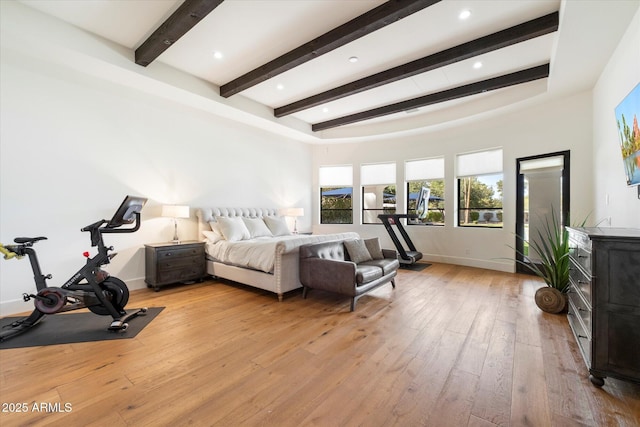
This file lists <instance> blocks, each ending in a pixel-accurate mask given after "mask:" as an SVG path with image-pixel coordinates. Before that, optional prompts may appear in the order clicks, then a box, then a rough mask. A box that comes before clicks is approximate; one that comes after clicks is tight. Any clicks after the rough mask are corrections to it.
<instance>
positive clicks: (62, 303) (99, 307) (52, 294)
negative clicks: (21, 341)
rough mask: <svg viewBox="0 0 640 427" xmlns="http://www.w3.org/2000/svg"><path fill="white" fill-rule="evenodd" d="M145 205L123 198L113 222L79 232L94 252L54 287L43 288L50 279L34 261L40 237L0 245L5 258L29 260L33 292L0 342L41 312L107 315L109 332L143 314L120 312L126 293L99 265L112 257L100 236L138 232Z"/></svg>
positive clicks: (140, 200) (35, 319)
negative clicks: (28, 306) (25, 311)
mask: <svg viewBox="0 0 640 427" xmlns="http://www.w3.org/2000/svg"><path fill="white" fill-rule="evenodd" d="M146 202H147V199H144V198H140V197H134V196H127V197H126V198H125V199H124V201H123V202H122V204H121V205H120V207H119V208H118V210H117V211H116V213H115V214H114V216H113V218H112V219H111V220H110V221H107V220H104V219H102V220H100V221H98V222H95V223H93V224H90V225H87V226H86V227H84V228H82V229H81V231H87V232H89V233H90V235H91V246H97V247H98V253H97V254H96V255H95V256H94V257H93V258H91V257H89V253H88V252H85V253H84V256H85V257H86V258H87V260H86V264H85V265H84V267H82V268H81V269H80V270H78V271H77V272H76V273H75V274H74V275H73V276H71V278H70V279H69V280H67V281H66V282H65V283H64V284H63V285H62V286H60V287H52V286H48V285H47V280H49V279H51V278H52V277H51V275H50V274H47V275H43V274H42V271H41V269H40V264H39V262H38V256H37V255H36V251H35V249H34V248H33V245H34V244H35V243H37V242H39V241H41V240H47V238H46V237H17V238H15V239H14V242H15V243H16V244H15V245H2V244H1V243H0V252H1V253H2V254H4V258H5V259H11V258H17V259H19V258H22V257H24V256H25V255H26V256H28V257H29V261H30V263H31V269H32V270H33V274H34V280H35V282H36V288H37V293H36V294H27V293H24V294H23V295H22V298H23V299H24V301H25V302H28V301H30V300H32V299H33V300H34V305H35V309H34V310H33V312H32V313H31V315H29V316H28V317H25V318H23V319H20V320H17V321H15V322H12V323H10V324H8V325H6V326H5V327H4V330H3V331H1V332H0V342H2V341H5V340H7V339H9V338H11V337H13V336H15V335H18V334H21V333H23V332H25V331H27V330H29V329H30V328H32V327H33V326H35V325H36V324H38V322H40V320H42V318H43V317H44V316H45V315H47V314H56V313H62V312H66V311H71V310H78V309H81V308H88V309H89V310H90V311H91V312H93V313H95V314H98V315H101V316H111V317H112V319H113V320H112V322H111V324H110V325H109V327H108V328H107V329H108V330H109V331H114V332H117V331H124V330H126V329H127V327H128V326H129V324H128V323H127V322H128V321H129V320H131V319H133V318H134V317H137V316H139V315H143V314H144V313H145V312H146V311H147V309H146V308H140V309H137V310H135V311H131V312H129V313H127V312H126V311H125V310H124V307H125V305H126V304H127V302H128V301H129V289H128V288H127V285H126V284H125V283H124V282H123V281H122V280H120V279H118V278H116V277H111V276H109V273H107V272H106V271H104V270H102V269H101V268H100V267H102V266H103V265H105V264H109V262H110V261H111V259H112V258H113V257H114V256H116V255H117V254H116V253H111V254H110V253H109V252H110V251H113V247H112V246H110V247H106V246H105V245H104V241H103V239H102V235H103V234H106V233H133V232H135V231H138V229H139V228H140V211H141V210H142V207H143V206H144V204H145V203H146ZM130 224H134V226H133V227H131V228H120V227H122V226H123V225H130Z"/></svg>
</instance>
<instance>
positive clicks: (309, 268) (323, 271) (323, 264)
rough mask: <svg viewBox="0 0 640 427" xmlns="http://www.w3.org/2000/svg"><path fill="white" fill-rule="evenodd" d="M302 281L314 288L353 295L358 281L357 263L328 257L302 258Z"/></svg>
mask: <svg viewBox="0 0 640 427" xmlns="http://www.w3.org/2000/svg"><path fill="white" fill-rule="evenodd" d="M300 283H302V284H303V285H304V286H308V287H310V288H313V289H324V290H327V291H333V292H340V293H342V294H347V295H351V294H353V292H354V289H355V283H356V264H355V263H354V262H351V261H343V260H334V259H326V258H304V259H301V260H300Z"/></svg>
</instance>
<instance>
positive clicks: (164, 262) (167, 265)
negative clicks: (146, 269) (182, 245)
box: [158, 254, 204, 271]
mask: <svg viewBox="0 0 640 427" xmlns="http://www.w3.org/2000/svg"><path fill="white" fill-rule="evenodd" d="M202 257H204V254H203V255H201V256H189V257H172V258H169V257H164V258H162V257H161V258H160V259H158V269H159V270H160V271H167V270H175V269H179V268H184V267H190V266H202Z"/></svg>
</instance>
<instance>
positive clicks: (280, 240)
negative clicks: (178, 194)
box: [205, 233, 358, 273]
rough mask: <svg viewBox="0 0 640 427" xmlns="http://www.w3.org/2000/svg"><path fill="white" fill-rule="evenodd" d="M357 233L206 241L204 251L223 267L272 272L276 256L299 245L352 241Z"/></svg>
mask: <svg viewBox="0 0 640 427" xmlns="http://www.w3.org/2000/svg"><path fill="white" fill-rule="evenodd" d="M357 237H358V235H357V234H356V233H338V234H320V235H300V234H297V235H296V234H293V235H289V236H278V237H258V238H255V239H250V240H240V241H237V242H230V241H227V240H221V241H218V242H216V243H211V242H210V241H207V243H206V245H205V248H206V251H207V254H208V256H209V257H210V258H213V259H215V260H217V261H220V262H222V263H225V264H231V265H235V266H238V267H244V268H251V269H254V270H260V271H263V272H265V273H273V270H274V264H275V259H276V254H277V253H280V254H284V253H288V252H292V251H297V250H298V248H299V247H300V246H301V245H304V244H307V243H315V242H325V241H329V240H340V239H355V238H357Z"/></svg>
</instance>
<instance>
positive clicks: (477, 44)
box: [274, 12, 559, 117]
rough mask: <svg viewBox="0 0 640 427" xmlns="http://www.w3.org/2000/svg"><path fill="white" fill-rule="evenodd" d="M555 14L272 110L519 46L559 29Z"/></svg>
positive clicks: (282, 111)
mask: <svg viewBox="0 0 640 427" xmlns="http://www.w3.org/2000/svg"><path fill="white" fill-rule="evenodd" d="M558 23H559V16H558V12H554V13H550V14H548V15H545V16H542V17H540V18H537V19H533V20H531V21H527V22H525V23H522V24H519V25H516V26H513V27H510V28H507V29H506V30H502V31H498V32H497V33H493V34H490V35H488V36H485V37H481V38H479V39H476V40H472V41H470V42H468V43H463V44H461V45H458V46H455V47H452V48H449V49H446V50H443V51H441V52H438V53H434V54H433V55H429V56H425V57H423V58H420V59H417V60H415V61H412V62H409V63H407V64H404V65H399V66H397V67H394V68H391V69H389V70H386V71H382V72H380V73H377V74H373V75H371V76H368V77H364V78H362V79H359V80H356V81H353V82H351V83H347V84H345V85H342V86H339V87H336V88H333V89H330V90H328V91H325V92H322V93H319V94H317V95H313V96H310V97H308V98H305V99H302V100H300V101H296V102H293V103H291V104H288V105H284V106H282V107H278V108H276V109H275V110H274V115H275V116H276V117H283V116H286V115H288V114H293V113H297V112H298V111H302V110H306V109H309V108H312V107H316V106H318V105H322V104H326V103H327V102H331V101H335V100H336V99H340V98H344V97H347V96H351V95H355V94H357V93H360V92H364V91H366V90H370V89H373V88H376V87H379V86H382V85H386V84H389V83H393V82H395V81H398V80H402V79H405V78H408V77H411V76H415V75H417V74H422V73H425V72H427V71H431V70H434V69H437V68H440V67H444V66H446V65H450V64H453V63H455V62H459V61H463V60H465V59H469V58H473V57H474V56H478V55H482V54H485V53H487V52H491V51H494V50H497V49H502V48H504V47H507V46H510V45H513V44H516V43H521V42H524V41H526V40H530V39H533V38H535V37H540V36H543V35H545V34H549V33H552V32H554V31H557V30H558Z"/></svg>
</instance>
